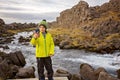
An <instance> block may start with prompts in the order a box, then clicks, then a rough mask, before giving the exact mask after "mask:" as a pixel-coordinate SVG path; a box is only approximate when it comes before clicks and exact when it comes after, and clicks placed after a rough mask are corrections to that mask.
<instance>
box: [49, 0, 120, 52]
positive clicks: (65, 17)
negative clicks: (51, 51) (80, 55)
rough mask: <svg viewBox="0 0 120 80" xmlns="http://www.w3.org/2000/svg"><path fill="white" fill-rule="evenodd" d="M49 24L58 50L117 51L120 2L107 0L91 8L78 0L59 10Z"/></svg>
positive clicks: (119, 38) (118, 47)
mask: <svg viewBox="0 0 120 80" xmlns="http://www.w3.org/2000/svg"><path fill="white" fill-rule="evenodd" d="M50 26H51V27H52V28H53V29H52V31H51V33H52V34H53V36H54V40H55V43H56V45H59V46H60V48H61V49H73V48H74V49H85V50H87V51H92V52H98V53H113V52H114V51H116V50H120V45H119V43H120V1H119V0H110V1H109V2H108V3H104V4H103V5H101V6H95V7H89V5H88V3H86V2H85V1H80V2H79V3H78V4H77V5H75V6H73V7H72V8H71V9H67V10H65V11H63V12H61V13H60V16H59V17H57V20H56V21H54V22H52V23H50Z"/></svg>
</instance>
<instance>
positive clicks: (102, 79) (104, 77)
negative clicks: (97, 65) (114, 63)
mask: <svg viewBox="0 0 120 80" xmlns="http://www.w3.org/2000/svg"><path fill="white" fill-rule="evenodd" d="M98 80H120V79H118V78H115V77H113V76H111V75H109V74H108V73H107V72H100V75H99V78H98Z"/></svg>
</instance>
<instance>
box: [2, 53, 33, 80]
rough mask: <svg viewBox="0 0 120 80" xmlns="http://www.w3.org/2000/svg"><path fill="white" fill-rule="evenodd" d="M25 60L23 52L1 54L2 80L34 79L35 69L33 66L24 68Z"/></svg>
mask: <svg viewBox="0 0 120 80" xmlns="http://www.w3.org/2000/svg"><path fill="white" fill-rule="evenodd" d="M25 64H26V61H25V58H24V56H23V54H22V52H21V51H16V52H11V53H9V54H6V53H4V52H0V80H6V79H14V78H34V77H35V74H34V72H35V68H34V67H33V66H30V67H27V68H24V66H25Z"/></svg>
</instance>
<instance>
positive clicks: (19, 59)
mask: <svg viewBox="0 0 120 80" xmlns="http://www.w3.org/2000/svg"><path fill="white" fill-rule="evenodd" d="M9 55H10V59H11V61H12V62H13V64H15V65H18V66H24V65H25V64H26V61H25V57H24V56H23V54H22V52H21V51H16V52H14V53H10V54H9Z"/></svg>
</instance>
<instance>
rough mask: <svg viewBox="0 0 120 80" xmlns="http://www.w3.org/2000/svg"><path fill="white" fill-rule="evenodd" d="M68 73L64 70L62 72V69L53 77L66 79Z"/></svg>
mask: <svg viewBox="0 0 120 80" xmlns="http://www.w3.org/2000/svg"><path fill="white" fill-rule="evenodd" d="M69 74H70V73H69V72H68V71H66V70H63V69H57V70H56V72H55V74H54V76H57V77H67V76H69Z"/></svg>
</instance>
